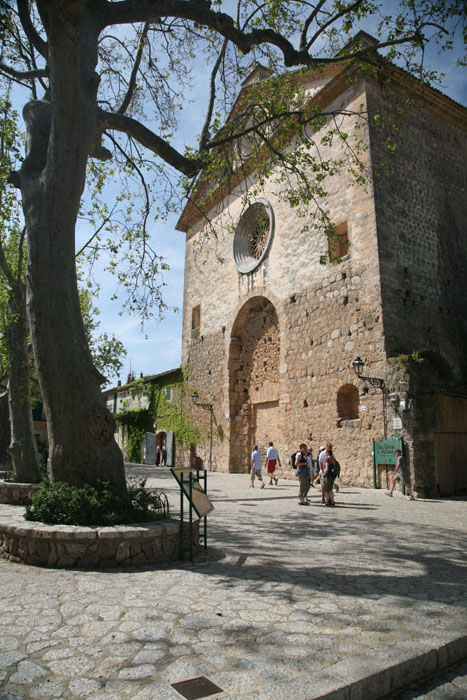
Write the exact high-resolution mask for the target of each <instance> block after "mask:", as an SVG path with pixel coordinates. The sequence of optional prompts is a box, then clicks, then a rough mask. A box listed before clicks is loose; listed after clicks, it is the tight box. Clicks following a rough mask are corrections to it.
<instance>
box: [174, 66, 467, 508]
mask: <svg viewBox="0 0 467 700" xmlns="http://www.w3.org/2000/svg"><path fill="white" fill-rule="evenodd" d="M300 76H301V77H300V80H301V81H302V89H303V94H305V95H306V97H307V100H309V101H310V104H311V105H318V106H319V107H320V108H321V109H323V110H326V111H327V112H331V111H338V112H340V113H342V112H343V111H345V112H348V116H346V117H343V119H344V122H343V125H344V128H345V131H346V132H347V133H348V134H350V135H352V134H353V135H355V136H358V138H359V139H363V141H364V144H365V149H366V150H365V151H364V155H363V157H364V158H365V159H366V167H367V171H369V172H371V173H372V177H370V179H368V180H367V182H366V183H362V184H358V183H357V184H356V183H355V182H351V181H350V178H349V174H348V171H347V170H346V169H345V168H343V169H342V170H341V171H340V173H338V174H337V175H335V176H334V178H333V180H332V182H330V184H328V194H327V204H328V206H329V208H330V211H331V215H332V220H333V223H334V224H335V233H336V236H335V238H333V237H329V235H326V234H325V233H324V232H323V231H321V230H319V229H315V228H313V227H306V226H305V227H304V220H303V216H299V215H298V214H297V211H296V210H295V209H293V208H290V206H289V204H288V203H286V202H285V201H284V199H283V197H281V192H280V184H278V182H277V181H274V179H272V180H271V182H270V183H269V184H268V183H266V185H265V186H264V187H263V188H262V189H261V192H260V194H259V195H258V196H256V193H255V195H254V196H252V197H250V200H249V202H248V204H246V205H245V199H244V194H245V192H248V191H250V192H253V190H254V188H255V184H256V183H255V180H254V178H251V177H250V179H247V176H245V177H244V178H242V177H241V176H240V175H238V174H237V175H238V176H237V177H236V179H235V180H234V181H233V184H232V187H231V189H230V191H228V192H225V190H221V188H220V187H219V188H218V189H217V190H216V188H215V187H214V188H212V191H211V193H210V195H209V199H208V206H207V210H208V217H207V218H208V219H209V226H212V227H213V228H214V230H215V233H216V235H215V237H214V236H213V235H212V233H211V234H209V235H207V224H206V216H205V215H204V214H203V213H202V211H201V207H199V206H197V201H196V197H197V195H196V193H195V195H194V197H193V199H192V200H191V201H190V202H189V203H188V204H187V206H186V207H185V209H184V211H183V212H182V214H181V216H180V219H179V221H178V224H177V228H178V230H181V231H183V232H185V233H186V260H185V263H186V264H185V291H184V313H183V349H182V366H183V367H184V369H185V372H186V373H187V375H188V376H189V382H190V385H191V386H192V387H193V388H194V389H196V391H197V393H198V394H199V400H200V401H202V402H204V403H205V404H208V406H209V405H211V406H212V419H213V433H212V446H211V450H212V469H213V470H218V471H230V472H246V471H248V470H249V464H250V453H251V450H252V446H253V445H254V444H255V443H257V444H258V445H259V446H260V449H261V450H262V451H263V452H265V449H266V448H267V445H268V442H269V441H270V440H272V441H274V444H275V445H276V447H277V448H278V450H279V453H280V455H281V459H282V474H283V476H292V475H293V471H292V470H291V469H290V468H289V466H288V460H289V457H290V453H292V452H293V451H294V450H296V449H297V447H298V444H299V443H300V442H302V441H303V442H306V443H307V444H309V445H310V446H311V449H312V452H313V455H314V456H315V455H316V452H317V450H318V448H319V446H320V445H321V444H322V443H324V442H325V441H326V440H331V441H332V442H333V445H334V450H335V454H336V455H337V457H338V459H339V461H340V463H341V467H342V475H341V481H342V482H343V483H347V484H353V485H358V486H372V485H373V483H374V479H376V481H377V483H378V485H379V486H382V487H385V486H386V480H387V473H388V469H389V471H390V470H391V467H388V466H385V467H379V466H378V465H376V467H375V466H374V464H373V457H372V451H373V440H377V441H379V440H382V439H383V438H384V437H387V438H400V439H402V441H403V451H404V454H405V457H406V459H407V462H408V464H409V466H410V470H411V474H412V483H413V485H414V489H415V491H416V492H417V493H418V494H419V495H420V496H431V495H435V494H439V493H441V494H449V493H451V494H452V493H456V492H462V491H463V490H466V489H467V233H466V221H467V193H466V184H467V169H466V164H467V157H466V156H467V139H466V131H467V115H466V109H465V108H464V107H462V106H461V105H459V104H457V103H456V102H454V101H453V100H451V99H450V98H448V97H446V96H445V95H443V94H442V93H441V92H439V91H438V90H436V89H432V88H429V87H424V88H422V87H421V86H420V85H419V84H418V83H416V82H415V81H414V80H413V79H412V78H410V76H409V75H408V74H407V73H406V72H404V71H403V70H401V69H399V68H397V67H396V66H394V65H391V64H384V65H383V66H382V67H381V68H380V69H379V72H378V74H377V75H373V76H368V75H366V76H365V75H362V76H359V75H358V73H357V72H356V70H354V71H353V72H352V70H349V66H348V65H347V66H339V65H337V66H336V65H334V64H331V66H329V67H327V68H324V69H323V70H321V71H320V72H313V70H309V71H308V72H306V73H304V72H302V73H300ZM267 80H268V76H267V74H266V73H265V71H264V69H261V67H259V68H256V69H255V70H254V71H253V73H252V74H250V76H249V77H248V78H247V80H246V81H245V83H244V84H243V88H242V93H241V94H240V96H239V100H241V99H242V96H243V98H244V97H245V95H246V96H247V91H248V89H249V85H251V84H252V83H253V82H255V83H258V82H259V81H265V82H267ZM407 94H409V95H410V102H407V101H406V100H405V97H406V96H407ZM402 99H404V114H403V119H402V121H401V122H400V125H399V128H398V129H397V130H396V131H395V132H393V133H392V135H391V138H392V139H393V140H394V142H395V147H392V148H388V134H387V132H385V130H384V129H382V128H381V127H380V125H379V124H378V123H377V119H375V118H374V116H375V115H380V117H379V118H380V119H383V120H389V119H392V118H396V117H398V116H399V112H400V104H401V100H402ZM234 110H235V107H234ZM361 110H363V111H364V112H365V113H367V114H368V118H367V119H366V120H362V119H361V118H360V117H359V116H357V113H358V112H359V111H361ZM328 128H329V124H326V125H323V126H322V130H323V133H324V132H325V130H326V129H328ZM318 136H319V134H318ZM315 137H316V134H315ZM325 148H327V149H328V151H329V153H330V155H331V156H333V157H336V158H337V157H339V149H340V148H342V144H341V143H339V141H338V140H337V141H336V140H333V141H332V142H330V143H329V144H328V145H327V146H325ZM383 162H384V165H382V164H383ZM311 216H312V214H311V206H310V217H311ZM305 218H306V217H305ZM323 263H325V264H323ZM357 357H358V358H361V360H362V361H363V363H364V365H363V368H362V366H361V365H360V372H361V375H362V378H360V377H359V376H358V375H357V373H356V371H355V369H358V365H359V363H357V364H355V362H354V361H355V359H356V358H357ZM362 369H363V371H362ZM363 377H368V378H370V379H371V380H374V379H375V378H376V379H377V380H383V381H382V382H379V384H378V381H377V382H374V381H369V380H363ZM192 411H193V413H192V415H193V417H194V419H195V420H196V421H197V422H198V423H199V424H201V425H202V426H203V427H204V428H205V430H206V432H208V431H209V426H210V411H209V410H208V411H204V410H202V409H199V408H196V407H192ZM197 451H198V454H199V455H200V456H201V457H202V458H203V461H204V465H205V466H207V465H208V461H209V438H208V439H206V441H205V442H204V443H203V445H201V446H198V447H197ZM374 470H375V471H374Z"/></svg>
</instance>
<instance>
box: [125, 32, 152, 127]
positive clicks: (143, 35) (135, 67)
mask: <svg viewBox="0 0 467 700" xmlns="http://www.w3.org/2000/svg"><path fill="white" fill-rule="evenodd" d="M148 31H149V23H148V22H146V23H145V25H144V27H143V31H142V32H141V37H140V40H139V46H138V52H137V54H136V58H135V62H134V65H133V70H132V71H131V76H130V82H129V83H128V90H127V92H126V95H125V97H124V98H123V102H122V104H121V105H120V108H119V109H118V114H125V112H126V111H127V109H128V106H129V104H130V102H131V98H132V97H133V92H134V90H135V87H136V77H137V75H138V71H139V67H140V64H141V58H142V56H143V50H144V43H145V41H146V37H147V35H148Z"/></svg>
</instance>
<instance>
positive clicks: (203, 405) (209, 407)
mask: <svg viewBox="0 0 467 700" xmlns="http://www.w3.org/2000/svg"><path fill="white" fill-rule="evenodd" d="M191 400H192V401H193V405H194V406H199V407H200V408H204V409H205V410H206V411H209V412H210V414H211V426H210V429H209V471H212V413H213V406H212V403H198V392H197V391H194V392H193V393H192V395H191Z"/></svg>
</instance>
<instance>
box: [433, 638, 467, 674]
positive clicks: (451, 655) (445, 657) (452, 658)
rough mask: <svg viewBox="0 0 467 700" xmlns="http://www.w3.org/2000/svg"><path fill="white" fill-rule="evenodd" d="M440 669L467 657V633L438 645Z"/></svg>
mask: <svg viewBox="0 0 467 700" xmlns="http://www.w3.org/2000/svg"><path fill="white" fill-rule="evenodd" d="M437 654H438V669H439V670H441V669H445V668H447V667H448V666H451V665H452V664H455V663H457V662H458V661H461V660H462V659H465V658H466V657H467V635H462V636H459V637H458V638H457V639H452V640H450V641H448V642H446V643H445V644H443V645H442V646H440V647H438V650H437Z"/></svg>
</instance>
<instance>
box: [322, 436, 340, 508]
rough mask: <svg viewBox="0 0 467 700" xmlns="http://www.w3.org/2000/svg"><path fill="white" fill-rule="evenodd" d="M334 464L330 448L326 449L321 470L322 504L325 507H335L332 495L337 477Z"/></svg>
mask: <svg viewBox="0 0 467 700" xmlns="http://www.w3.org/2000/svg"><path fill="white" fill-rule="evenodd" d="M335 462H336V460H335V459H334V455H333V453H332V447H327V448H326V457H325V460H324V470H323V487H324V504H325V505H326V506H335V505H336V504H335V502H334V493H333V487H334V480H335V478H336V476H337V473H336V468H335Z"/></svg>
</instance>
